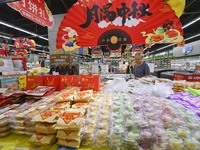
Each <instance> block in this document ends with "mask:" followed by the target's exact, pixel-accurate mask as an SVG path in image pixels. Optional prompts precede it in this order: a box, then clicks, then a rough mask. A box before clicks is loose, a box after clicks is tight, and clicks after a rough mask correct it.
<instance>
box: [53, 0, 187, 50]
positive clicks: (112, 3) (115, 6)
mask: <svg viewBox="0 0 200 150" xmlns="http://www.w3.org/2000/svg"><path fill="white" fill-rule="evenodd" d="M184 7H185V0H129V1H126V0H101V1H99V0H78V2H77V3H76V4H74V5H73V6H72V8H70V9H69V10H68V12H67V13H66V15H65V16H64V18H63V20H62V22H61V24H60V27H59V30H58V33H57V43H56V47H57V49H64V50H66V51H72V50H74V49H76V48H79V47H88V46H92V47H93V46H97V45H99V46H107V47H108V48H109V49H110V50H118V49H120V47H121V46H122V45H127V44H135V45H138V44H145V45H152V44H163V43H165V44H166V43H175V44H176V43H181V42H183V41H184V38H183V30H182V24H181V22H180V20H179V17H180V16H181V14H182V13H183V10H184Z"/></svg>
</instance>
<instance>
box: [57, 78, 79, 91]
mask: <svg viewBox="0 0 200 150" xmlns="http://www.w3.org/2000/svg"><path fill="white" fill-rule="evenodd" d="M73 86H79V78H78V76H77V75H61V76H60V90H63V89H64V88H66V87H73Z"/></svg>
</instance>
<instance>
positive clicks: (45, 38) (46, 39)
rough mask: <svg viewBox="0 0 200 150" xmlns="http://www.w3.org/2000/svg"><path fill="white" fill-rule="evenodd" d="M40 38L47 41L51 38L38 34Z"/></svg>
mask: <svg viewBox="0 0 200 150" xmlns="http://www.w3.org/2000/svg"><path fill="white" fill-rule="evenodd" d="M38 37H39V38H41V39H43V40H46V41H49V39H47V38H45V37H43V36H38Z"/></svg>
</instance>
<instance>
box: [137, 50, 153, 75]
mask: <svg viewBox="0 0 200 150" xmlns="http://www.w3.org/2000/svg"><path fill="white" fill-rule="evenodd" d="M133 74H134V75H135V78H142V77H147V76H149V75H150V69H149V66H148V64H147V63H145V62H143V61H142V55H141V53H136V54H135V66H134V68H133Z"/></svg>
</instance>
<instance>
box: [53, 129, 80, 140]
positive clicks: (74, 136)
mask: <svg viewBox="0 0 200 150" xmlns="http://www.w3.org/2000/svg"><path fill="white" fill-rule="evenodd" d="M80 136H81V130H79V131H69V130H58V133H57V136H56V137H57V138H59V139H62V140H67V139H70V140H80Z"/></svg>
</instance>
